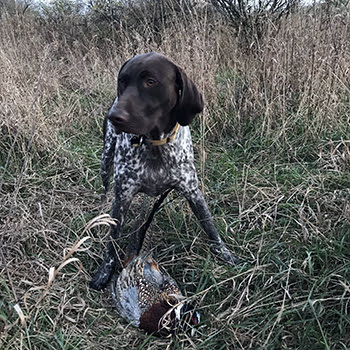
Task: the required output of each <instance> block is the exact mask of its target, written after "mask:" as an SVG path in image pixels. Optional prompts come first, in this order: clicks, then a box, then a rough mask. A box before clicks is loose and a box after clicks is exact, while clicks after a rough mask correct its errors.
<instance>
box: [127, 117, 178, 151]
mask: <svg viewBox="0 0 350 350" xmlns="http://www.w3.org/2000/svg"><path fill="white" fill-rule="evenodd" d="M179 128H180V124H179V123H176V125H175V127H174V129H173V130H172V131H171V132H170V134H168V135H167V136H166V137H164V138H162V139H160V140H150V139H149V140H148V141H149V142H151V144H152V146H162V145H165V144H166V143H171V142H173V141H174V140H175V137H176V134H177V132H178V131H179ZM145 138H146V137H145V136H133V137H132V138H131V144H132V145H133V146H134V147H138V146H140V145H141V144H142V142H143V141H144V139H145Z"/></svg>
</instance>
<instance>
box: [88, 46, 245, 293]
mask: <svg viewBox="0 0 350 350" xmlns="http://www.w3.org/2000/svg"><path fill="white" fill-rule="evenodd" d="M203 106H204V104H203V99H202V95H201V94H200V92H199V91H198V89H197V87H196V86H195V84H194V83H193V81H192V80H191V79H189V78H188V77H187V75H186V74H185V73H184V71H183V70H182V69H181V68H180V67H178V66H177V65H176V64H174V63H173V62H171V61H170V60H169V59H168V58H167V57H165V56H163V55H161V54H158V53H154V52H152V53H146V54H142V55H138V56H135V57H134V58H132V59H130V60H128V61H127V62H125V63H124V64H123V65H122V67H121V69H120V71H119V75H118V88H117V97H116V99H115V101H114V103H113V105H112V107H111V108H110V110H109V112H108V114H107V115H106V118H105V120H104V125H103V133H104V150H103V155H102V159H101V178H102V183H103V186H104V189H105V193H107V191H108V187H109V182H110V176H111V174H112V172H113V183H114V201H113V205H112V211H111V217H112V218H114V219H116V222H117V224H116V225H112V226H111V232H110V238H111V240H110V241H109V243H108V245H107V250H106V252H105V256H104V260H103V262H102V264H101V266H100V267H99V269H98V271H97V273H96V274H95V275H94V277H93V278H92V280H91V282H90V286H91V287H92V288H93V289H96V290H100V289H102V288H104V287H105V286H106V285H107V284H108V282H109V280H110V278H111V275H112V273H113V271H114V269H115V266H116V261H117V255H116V251H115V247H114V245H113V241H117V240H118V238H119V237H120V232H121V227H122V225H123V221H124V218H125V216H126V213H127V210H128V208H129V206H130V204H131V202H132V199H133V197H134V196H135V195H136V194H137V193H139V192H143V193H145V194H147V195H150V196H159V195H162V194H163V197H165V196H166V194H167V193H168V191H169V190H171V189H175V190H177V191H178V192H180V193H181V194H182V195H183V196H184V197H185V198H186V199H187V200H188V203H189V205H190V207H191V209H192V211H193V213H194V214H195V216H196V217H197V218H198V220H199V222H200V224H201V226H202V228H203V229H204V231H205V232H206V234H207V236H208V239H209V244H210V247H211V251H212V252H213V253H214V254H215V255H217V256H218V257H219V258H221V259H222V260H223V261H224V262H226V263H227V264H230V265H235V264H237V263H238V262H239V260H238V259H237V258H236V257H235V256H234V255H233V254H232V253H231V252H230V251H229V250H228V249H227V247H226V246H225V244H224V243H223V241H222V240H221V238H220V236H219V234H218V232H217V229H216V227H215V225H214V222H213V218H212V216H211V215H210V212H209V209H208V206H207V203H206V201H205V200H204V198H203V195H202V192H201V191H200V190H199V188H198V179H197V173H196V169H195V166H194V158H193V148H192V140H191V134H190V129H189V126H188V125H189V124H190V123H191V121H192V120H193V118H194V117H195V116H196V114H198V113H200V112H202V110H203ZM164 194H165V195H164ZM140 236H142V235H139V237H140ZM140 244H141V243H140V242H138V243H136V245H138V246H139V247H140Z"/></svg>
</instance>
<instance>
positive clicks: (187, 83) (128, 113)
mask: <svg viewBox="0 0 350 350" xmlns="http://www.w3.org/2000/svg"><path fill="white" fill-rule="evenodd" d="M202 110H203V99H202V96H201V94H200V93H199V91H198V90H197V88H196V86H195V85H194V83H193V82H192V80H191V79H189V78H188V77H187V76H186V74H185V73H184V72H183V70H182V69H181V68H179V67H178V66H177V65H175V64H174V63H173V62H171V61H170V60H169V59H168V58H166V57H165V56H163V55H160V54H157V53H154V52H152V53H147V54H143V55H138V56H135V57H134V58H132V59H130V60H129V61H127V62H125V63H124V64H123V66H122V67H121V69H120V71H119V75H118V98H117V100H116V101H115V103H114V104H113V106H112V107H111V109H110V110H109V112H108V115H107V117H108V118H109V120H110V121H111V122H112V124H113V125H114V127H115V129H116V131H117V132H118V131H119V132H120V131H124V132H127V133H133V134H136V135H150V136H152V137H153V138H157V137H160V135H162V134H163V133H168V132H170V131H171V129H172V128H173V127H174V126H175V124H176V122H179V123H180V124H181V125H188V124H190V123H191V121H192V119H193V118H194V116H195V115H196V114H197V113H200V112H201V111H202Z"/></svg>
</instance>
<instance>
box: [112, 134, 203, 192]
mask: <svg viewBox="0 0 350 350" xmlns="http://www.w3.org/2000/svg"><path fill="white" fill-rule="evenodd" d="M119 136H121V137H119V138H118V141H117V144H116V153H115V162H114V177H115V180H116V181H118V182H119V183H123V184H126V183H128V184H130V185H132V186H135V187H137V188H138V189H139V191H140V192H144V193H146V194H148V195H151V196H156V195H159V194H161V193H162V192H164V191H165V190H166V189H168V188H171V187H176V185H177V184H178V183H179V182H182V183H184V184H186V183H188V185H189V186H190V185H192V183H193V184H194V185H196V181H197V177H196V172H195V168H194V164H193V151H192V144H191V139H190V137H189V138H186V136H187V135H186V134H185V135H184V134H182V135H180V136H182V138H181V139H179V140H176V142H173V143H170V144H166V145H163V146H157V147H155V146H151V145H150V144H149V143H146V142H145V143H144V144H141V145H140V146H138V147H133V146H132V145H131V143H130V137H129V135H126V134H124V135H119ZM184 136H185V139H183V137H184Z"/></svg>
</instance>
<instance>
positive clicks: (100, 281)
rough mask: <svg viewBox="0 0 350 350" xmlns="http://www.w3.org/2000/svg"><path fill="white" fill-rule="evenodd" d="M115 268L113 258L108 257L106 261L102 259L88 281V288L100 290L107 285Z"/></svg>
mask: <svg viewBox="0 0 350 350" xmlns="http://www.w3.org/2000/svg"><path fill="white" fill-rule="evenodd" d="M114 268H115V261H114V259H110V260H109V261H108V262H106V261H103V263H102V264H101V266H100V267H99V269H98V271H97V272H96V273H95V275H94V277H93V278H92V280H91V282H90V288H92V289H95V290H101V289H104V288H106V287H107V285H108V283H109V281H110V280H111V278H112V275H113V271H114Z"/></svg>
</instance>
